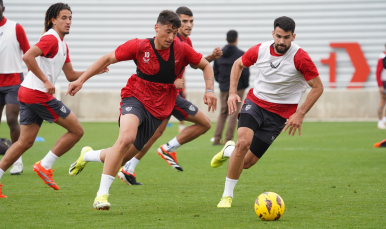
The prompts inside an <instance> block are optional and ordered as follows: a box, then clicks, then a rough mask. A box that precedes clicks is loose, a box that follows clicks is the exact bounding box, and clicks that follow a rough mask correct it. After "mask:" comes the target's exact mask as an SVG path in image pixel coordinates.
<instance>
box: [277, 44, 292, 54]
mask: <svg viewBox="0 0 386 229" xmlns="http://www.w3.org/2000/svg"><path fill="white" fill-rule="evenodd" d="M275 48H276V51H277V52H278V53H280V54H285V53H286V52H287V51H288V49H289V48H291V45H290V46H288V47H286V48H285V49H284V50H283V51H281V50H279V45H278V44H275Z"/></svg>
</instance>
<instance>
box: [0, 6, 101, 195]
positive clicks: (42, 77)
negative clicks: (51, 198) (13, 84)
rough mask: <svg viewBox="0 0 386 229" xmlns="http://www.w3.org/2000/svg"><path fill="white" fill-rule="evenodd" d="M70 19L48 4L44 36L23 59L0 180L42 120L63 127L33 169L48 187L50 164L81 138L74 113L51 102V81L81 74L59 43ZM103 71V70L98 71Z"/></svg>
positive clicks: (62, 10) (32, 138) (69, 14)
mask: <svg viewBox="0 0 386 229" xmlns="http://www.w3.org/2000/svg"><path fill="white" fill-rule="evenodd" d="M71 20H72V12H71V8H70V7H69V6H68V5H67V4H63V3H56V4H53V5H51V6H50V7H49V8H48V10H47V12H46V16H45V22H44V27H45V28H44V34H43V35H42V37H41V38H40V40H39V42H38V43H37V44H36V45H35V46H33V47H32V48H31V49H30V50H28V52H27V53H26V54H25V55H24V56H23V60H24V62H25V63H26V65H27V67H28V69H30V71H29V72H28V74H27V76H26V78H25V79H24V81H23V83H22V84H21V87H20V89H19V94H18V96H19V102H20V137H19V140H18V141H17V142H15V143H14V144H13V145H12V146H11V147H10V148H9V149H8V150H7V152H6V154H5V155H4V157H3V158H2V159H1V161H0V178H1V176H2V175H3V174H4V171H6V170H7V169H8V168H9V167H10V166H11V165H12V163H14V162H15V161H16V160H17V158H19V157H20V156H21V155H22V154H23V153H24V152H25V151H27V150H28V149H29V148H31V147H32V145H33V144H34V141H35V138H36V136H37V134H38V132H39V129H40V127H41V125H42V122H43V120H46V121H48V122H50V123H53V122H55V123H56V124H58V125H60V126H62V127H64V128H65V129H66V130H67V132H66V133H65V134H64V135H63V136H62V137H60V138H59V140H58V141H57V142H56V143H55V145H54V147H53V148H52V149H51V150H50V151H49V152H48V153H47V155H46V156H45V157H44V158H43V159H42V160H41V161H39V162H37V163H35V164H34V165H33V170H34V171H35V172H36V174H37V175H38V176H39V177H40V178H41V179H42V180H43V181H44V183H45V184H47V185H48V186H49V187H51V188H53V189H55V190H58V189H59V187H58V185H57V184H56V183H55V182H54V180H53V178H52V172H53V171H54V170H51V167H52V165H53V164H54V162H55V161H56V160H57V159H58V158H59V157H60V156H62V155H63V154H64V153H66V152H67V151H68V150H70V149H71V148H72V147H73V146H74V145H75V143H77V142H78V141H79V139H80V138H81V137H82V136H83V128H82V126H81V125H80V123H79V121H78V119H77V118H76V116H75V115H74V113H73V112H72V111H71V110H70V109H69V108H68V107H67V106H65V105H64V104H63V103H62V102H61V101H59V100H57V99H55V98H54V97H53V94H54V93H55V86H54V85H55V81H56V79H57V78H58V76H59V74H60V72H61V71H62V70H63V72H64V74H65V75H66V78H67V79H68V81H74V80H76V79H78V77H79V76H80V75H81V74H82V73H83V72H77V71H74V69H73V68H72V64H71V61H70V58H69V53H68V47H67V44H66V43H65V42H64V41H63V38H64V36H65V35H66V34H69V32H70V27H71ZM105 71H107V70H106V69H104V70H102V71H101V72H105Z"/></svg>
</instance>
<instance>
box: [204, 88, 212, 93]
mask: <svg viewBox="0 0 386 229" xmlns="http://www.w3.org/2000/svg"><path fill="white" fill-rule="evenodd" d="M205 92H213V93H214V91H213V90H210V89H208V90H206V91H205Z"/></svg>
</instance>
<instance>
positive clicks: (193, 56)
mask: <svg viewBox="0 0 386 229" xmlns="http://www.w3.org/2000/svg"><path fill="white" fill-rule="evenodd" d="M184 46H185V47H184V49H185V52H184V55H185V56H184V58H185V60H186V62H187V63H189V64H193V65H198V64H199V63H200V61H201V59H202V54H201V53H198V52H196V50H194V49H193V48H192V47H190V46H189V45H188V44H186V43H184Z"/></svg>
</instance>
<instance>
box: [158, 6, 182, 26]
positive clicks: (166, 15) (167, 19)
mask: <svg viewBox="0 0 386 229" xmlns="http://www.w3.org/2000/svg"><path fill="white" fill-rule="evenodd" d="M157 23H160V24H162V25H169V24H172V26H173V29H174V28H177V29H178V28H180V27H181V20H180V18H179V17H178V16H177V14H176V13H174V12H173V11H171V10H163V11H162V12H161V13H160V14H159V16H158V18H157Z"/></svg>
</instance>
